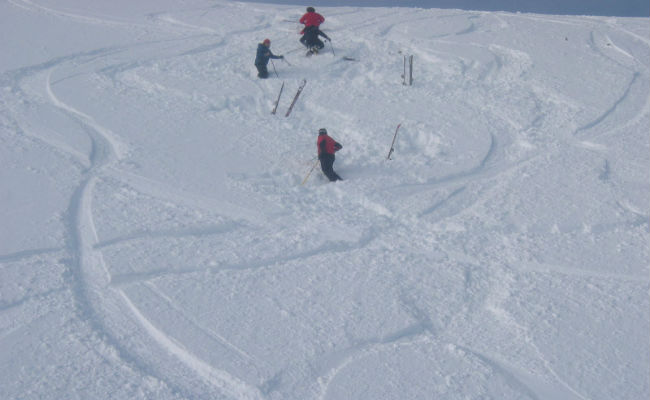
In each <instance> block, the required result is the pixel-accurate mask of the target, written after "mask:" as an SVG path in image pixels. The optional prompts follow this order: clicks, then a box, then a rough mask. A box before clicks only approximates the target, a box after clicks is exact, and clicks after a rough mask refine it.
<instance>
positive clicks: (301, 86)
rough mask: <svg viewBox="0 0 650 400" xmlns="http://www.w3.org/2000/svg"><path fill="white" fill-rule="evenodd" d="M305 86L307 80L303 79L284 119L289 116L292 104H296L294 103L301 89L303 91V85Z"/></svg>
mask: <svg viewBox="0 0 650 400" xmlns="http://www.w3.org/2000/svg"><path fill="white" fill-rule="evenodd" d="M306 84H307V80H306V79H303V80H302V83H301V84H300V86H299V87H298V91H297V92H296V95H295V96H294V97H293V101H292V102H291V105H290V106H289V109H288V110H287V114H286V115H285V117H288V116H289V114H291V110H293V106H294V104H296V101H297V100H298V96H300V93H301V92H302V89H304V87H305V85H306Z"/></svg>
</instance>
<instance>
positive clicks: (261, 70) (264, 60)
mask: <svg viewBox="0 0 650 400" xmlns="http://www.w3.org/2000/svg"><path fill="white" fill-rule="evenodd" d="M270 47H271V41H270V40H269V39H264V41H263V42H262V43H259V44H258V45H257V55H256V56H255V67H256V68H257V76H258V77H259V78H262V79H266V78H268V77H269V71H268V70H267V69H266V66H267V65H268V63H269V59H271V58H274V59H279V58H284V56H276V55H275V54H273V53H271V48H270Z"/></svg>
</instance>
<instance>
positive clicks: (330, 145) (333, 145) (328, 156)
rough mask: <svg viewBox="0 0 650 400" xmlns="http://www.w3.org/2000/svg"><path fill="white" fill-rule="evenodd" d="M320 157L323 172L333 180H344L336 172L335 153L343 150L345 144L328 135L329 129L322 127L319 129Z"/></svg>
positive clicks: (318, 144)
mask: <svg viewBox="0 0 650 400" xmlns="http://www.w3.org/2000/svg"><path fill="white" fill-rule="evenodd" d="M316 144H317V146H318V159H319V160H320V168H321V169H322V170H323V173H324V174H325V176H327V178H328V179H329V180H330V181H331V182H334V181H342V180H343V179H341V177H340V176H339V175H338V174H337V173H336V172H334V168H333V166H334V159H335V157H334V153H336V152H337V151H339V150H341V149H342V148H343V146H341V144H340V143H338V142H337V141H335V140H334V139H332V138H331V137H330V136H329V135H327V129H325V128H321V129H319V130H318V141H317V142H316Z"/></svg>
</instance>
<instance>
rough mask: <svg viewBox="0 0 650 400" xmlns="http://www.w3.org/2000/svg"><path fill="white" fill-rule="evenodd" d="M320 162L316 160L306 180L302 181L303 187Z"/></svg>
mask: <svg viewBox="0 0 650 400" xmlns="http://www.w3.org/2000/svg"><path fill="white" fill-rule="evenodd" d="M318 161H319V160H316V162H315V163H314V165H312V167H311V169H310V170H309V172H308V173H307V176H306V177H305V179H303V180H302V183H301V185H304V184H305V182H307V179H309V176H310V175H311V173H312V171H314V168H316V165H318Z"/></svg>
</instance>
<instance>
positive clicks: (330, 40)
mask: <svg viewBox="0 0 650 400" xmlns="http://www.w3.org/2000/svg"><path fill="white" fill-rule="evenodd" d="M328 42H330V48H331V49H332V55H334V57H336V53H334V46H333V45H332V39H329V40H328Z"/></svg>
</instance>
